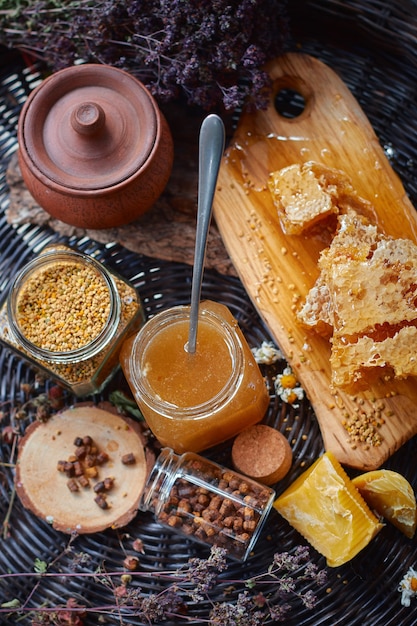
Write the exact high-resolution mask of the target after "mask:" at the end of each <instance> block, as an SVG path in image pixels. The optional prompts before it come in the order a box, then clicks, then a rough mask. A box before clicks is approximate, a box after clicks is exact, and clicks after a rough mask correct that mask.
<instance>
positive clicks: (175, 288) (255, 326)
mask: <svg viewBox="0 0 417 626" xmlns="http://www.w3.org/2000/svg"><path fill="white" fill-rule="evenodd" d="M290 4H291V13H292V17H293V23H294V33H295V37H294V39H295V41H294V48H296V49H300V50H301V51H303V52H307V53H309V54H312V55H315V56H317V57H318V58H320V59H321V60H323V61H324V62H326V63H328V64H329V65H330V66H331V67H332V68H333V69H335V70H336V71H338V72H339V73H340V75H341V76H342V78H343V79H344V80H345V81H346V83H347V84H348V86H349V87H350V88H351V89H352V92H353V93H354V95H355V96H356V97H357V99H358V100H359V102H360V103H361V105H362V106H363V108H364V110H365V112H366V113H367V115H368V116H369V118H370V120H371V122H372V124H373V125H374V128H375V130H376V132H377V135H378V137H379V138H380V141H381V144H382V145H383V146H384V148H385V150H386V153H387V155H388V156H389V158H390V160H391V162H392V165H393V167H394V169H395V170H396V171H397V172H398V174H399V175H400V177H401V178H402V180H403V182H404V185H405V187H406V190H407V192H408V193H409V195H410V197H411V200H412V202H413V203H414V204H416V203H417V173H416V170H415V158H416V150H417V135H416V133H417V120H416V119H415V118H416V116H415V102H416V89H417V50H415V43H416V41H417V39H416V37H417V7H416V5H415V3H414V2H411V1H409V2H405V3H401V7H399V6H397V4H396V3H395V2H392V3H391V4H389V3H378V2H376V1H373V2H368V3H359V2H356V1H353V0H350V1H349V2H344V3H341V2H331V1H328V0H326V1H319V0H317V2H314V1H310V2H308V1H307V0H294V1H293V2H292V3H290ZM2 61H4V63H3V64H2ZM34 82H36V78H34V77H33V76H32V75H31V72H30V71H29V70H27V69H25V68H24V67H23V65H22V64H21V63H20V62H19V60H18V59H17V57H15V56H14V55H11V54H8V55H7V61H6V55H5V56H4V57H2V58H0V115H1V119H0V207H1V213H0V289H1V290H2V291H4V290H5V289H6V288H7V285H8V282H9V280H10V278H11V277H12V276H13V274H14V273H15V272H16V270H17V269H18V268H19V267H20V266H22V265H23V264H24V263H25V262H26V261H27V260H28V259H29V258H31V257H32V256H33V254H35V253H36V252H37V251H38V250H39V249H40V248H41V247H42V246H43V245H45V244H46V243H48V242H50V241H57V240H59V241H66V242H68V243H70V244H71V245H74V246H76V247H78V248H80V249H81V250H83V251H85V252H87V253H89V254H92V255H94V256H95V257H96V258H98V259H99V260H102V261H103V262H104V263H108V264H109V265H112V266H113V267H115V268H117V270H118V271H119V272H120V273H122V274H123V275H124V276H126V278H129V279H131V280H132V282H133V283H134V284H135V285H136V287H137V288H138V290H139V292H140V295H141V297H142V300H143V303H144V307H145V310H146V314H147V315H152V314H154V313H155V312H157V311H158V310H160V309H161V308H166V307H169V306H171V305H175V304H180V303H184V302H188V300H189V294H190V281H191V268H190V265H188V264H186V263H180V262H178V261H168V260H166V259H165V260H161V259H158V258H152V257H151V256H144V255H142V254H139V253H137V252H134V251H129V250H127V249H126V248H125V247H123V246H122V245H120V244H119V243H115V244H103V243H100V242H98V241H95V240H94V239H91V238H89V237H84V236H83V237H77V236H76V235H71V236H69V237H66V236H64V235H61V234H59V233H57V232H55V231H53V230H51V229H49V228H48V227H45V226H40V225H36V224H30V223H28V224H21V225H19V226H11V225H10V224H9V223H8V221H7V219H6V217H5V211H6V209H7V207H8V205H9V189H8V186H7V184H6V182H5V174H6V170H7V166H8V164H9V162H10V159H11V158H12V155H13V154H14V153H15V151H16V147H17V146H16V124H17V118H18V114H19V111H20V108H21V106H22V104H23V102H24V100H25V98H26V96H27V93H28V92H29V90H30V89H31V88H32V87H33V84H34ZM203 297H207V298H212V299H215V300H218V301H220V302H223V303H225V304H227V305H228V306H229V307H230V309H231V310H232V312H233V313H234V315H235V316H236V317H237V319H238V321H239V323H240V325H241V327H242V328H243V330H244V332H245V335H246V337H247V339H248V341H249V343H250V345H252V346H255V345H259V344H260V342H261V341H262V340H263V339H269V334H268V329H267V328H265V327H264V325H263V324H262V322H261V321H260V319H259V317H258V315H257V313H256V311H255V309H254V308H253V305H252V303H251V302H250V301H249V299H248V297H247V294H246V293H245V291H244V289H243V287H242V285H241V283H240V282H239V280H238V278H236V277H235V276H233V275H224V274H221V273H219V272H218V271H216V270H215V269H210V270H208V271H206V273H205V276H204V285H203ZM284 366H285V364H284V363H280V364H279V367H280V368H283V367H284ZM273 373H274V372H271V371H268V370H267V371H266V372H265V374H266V375H267V377H268V379H270V381H271V377H272V375H273ZM36 385H37V382H36V379H35V375H34V373H33V372H32V371H31V370H30V369H29V368H28V367H27V366H26V365H25V364H24V363H22V362H21V361H20V360H19V359H17V358H16V357H15V356H13V355H12V354H10V353H9V352H8V351H6V350H0V401H1V402H2V410H3V412H4V418H3V419H2V421H1V422H0V425H1V427H2V428H3V427H4V426H6V425H7V424H8V419H9V414H10V410H11V409H12V408H13V407H15V406H18V405H19V404H21V403H22V402H24V400H25V392H24V389H25V388H26V387H27V386H29V387H32V388H33V387H34V386H36ZM50 385H51V383H50V381H45V383H44V386H45V390H46V391H47V390H48V389H49V388H50ZM43 389H44V387H43V386H42V384H41V386H40V387H38V388H37V390H36V393H39V391H42V390H43ZM114 389H122V390H126V384H125V381H124V379H123V376H122V375H121V374H118V375H116V377H115V379H114V380H113V381H112V383H111V384H110V385H109V387H108V388H107V389H106V390H105V392H104V393H103V394H102V395H101V396H100V397H97V398H94V400H95V401H96V402H99V401H101V400H106V398H107V397H108V394H109V393H110V392H111V391H112V390H114ZM72 400H73V399H72V398H69V397H68V398H66V402H67V403H68V404H70V403H71V402H72ZM29 419H33V417H29ZM265 421H266V423H268V424H271V425H273V426H275V427H276V428H278V429H279V430H281V431H282V432H283V433H285V435H286V436H287V437H288V438H289V440H290V441H291V444H292V448H293V453H294V464H293V467H292V470H291V472H290V474H289V475H288V476H287V478H286V479H285V480H284V481H283V482H282V483H280V484H279V485H278V486H277V491H281V490H283V489H284V488H285V487H286V486H287V485H288V484H289V482H291V481H292V480H293V479H294V478H295V477H296V476H297V475H299V474H300V472H301V471H303V469H305V467H306V466H307V465H308V464H310V463H311V462H312V461H313V460H314V459H315V458H317V456H318V455H319V454H320V452H321V451H322V449H323V447H322V441H321V437H320V432H319V428H318V425H317V422H316V420H315V417H314V414H313V411H312V410H311V407H310V405H309V403H308V400H306V401H304V402H303V403H301V406H300V407H299V408H298V409H294V408H291V407H288V406H287V405H285V404H283V403H282V402H281V400H280V399H279V398H277V397H276V396H275V394H274V393H273V390H272V384H271V402H270V407H269V410H268V412H267V416H266V418H265ZM20 428H22V429H23V428H24V423H23V424H21V425H20ZM416 453H417V438H414V439H412V440H411V441H409V442H408V443H407V444H406V445H405V446H404V447H403V448H402V449H401V450H400V451H399V452H398V453H397V454H395V455H394V456H393V457H391V459H390V460H389V462H387V464H386V467H389V468H391V469H395V470H397V471H400V472H402V473H403V474H404V475H405V476H406V477H407V478H408V479H409V480H410V482H411V483H412V485H413V487H414V489H415V491H417V454H416ZM207 454H208V455H209V456H211V457H213V458H216V459H217V460H219V461H221V462H223V463H224V464H226V465H228V464H230V447H229V446H228V445H227V444H225V445H224V446H220V447H218V448H217V449H215V450H211V451H208V452H207ZM9 458H10V447H9V446H8V445H7V444H6V443H5V442H4V441H3V442H1V444H0V461H2V462H3V463H5V462H6V463H7V461H8V460H9ZM12 484H13V471H12V468H8V467H6V466H1V467H0V520H2V521H3V520H4V518H5V516H6V514H7V511H8V510H9V508H10V510H11V515H10V520H9V521H10V527H9V531H10V532H9V536H8V537H7V538H4V537H1V538H0V605H1V604H2V602H5V601H6V600H9V599H12V598H17V599H19V600H20V601H21V602H27V608H28V609H30V608H33V607H39V606H41V605H43V604H45V605H54V604H61V603H65V601H66V600H67V599H68V598H69V597H74V598H76V599H77V600H79V601H80V602H83V603H84V604H86V605H87V606H89V607H96V606H103V605H108V604H110V603H111V601H112V598H113V596H112V591H111V589H109V587H108V586H106V585H104V584H103V583H102V581H101V580H100V577H96V578H95V579H93V580H92V579H91V577H87V576H86V577H83V576H82V575H81V574H82V573H83V572H84V573H87V572H90V573H91V571H94V569H95V568H97V567H98V566H100V564H102V563H103V562H105V563H106V568H107V570H108V571H114V570H116V571H122V561H123V551H124V550H127V551H129V550H130V547H131V543H132V539H133V538H136V537H137V538H140V539H141V540H142V541H143V544H144V549H145V551H144V554H143V555H140V557H141V558H140V561H141V566H140V572H139V575H138V577H137V578H135V581H136V583H135V584H136V585H137V586H140V587H141V588H142V590H143V591H144V592H155V591H156V592H157V591H159V590H160V589H161V587H160V585H162V582H159V580H158V579H152V577H149V573H152V572H158V571H161V570H164V569H173V568H176V567H179V566H181V565H182V564H184V563H186V562H187V560H188V559H189V557H190V556H203V557H204V556H207V554H208V553H207V551H206V550H205V549H201V548H200V547H198V546H196V544H194V543H193V542H190V541H186V540H184V539H181V538H180V537H179V536H177V535H176V534H175V533H171V532H168V531H165V530H163V529H162V528H161V527H160V526H158V525H157V524H155V523H154V521H153V519H152V517H151V516H143V515H138V516H137V518H135V520H133V521H132V522H131V523H130V524H129V526H128V527H126V529H123V532H116V531H112V530H109V531H106V532H103V533H99V534H96V535H91V536H83V537H78V538H76V539H75V540H74V543H73V545H72V551H71V552H67V551H65V548H66V546H67V543H68V537H67V536H65V535H63V534H61V533H58V532H56V531H54V530H53V529H52V528H51V527H50V526H49V525H48V524H46V523H44V522H42V521H41V520H38V519H36V518H35V517H34V516H33V515H32V514H30V513H28V512H27V511H26V510H24V509H23V507H22V506H21V505H20V502H19V501H18V500H16V501H14V503H13V506H11V507H10V498H11V491H12ZM300 543H302V539H301V537H300V536H299V535H298V534H297V533H296V532H295V531H294V530H293V529H291V528H290V526H289V525H288V524H286V523H285V522H284V521H283V520H282V519H281V518H280V517H279V516H278V514H275V512H273V513H272V514H271V515H270V516H269V518H268V520H267V523H266V525H265V527H264V530H263V532H262V535H261V537H260V539H259V541H258V543H257V545H256V550H255V552H254V554H253V556H251V557H250V558H249V560H248V561H247V563H245V564H244V565H239V564H236V563H231V564H230V567H229V568H228V570H227V572H224V573H223V574H221V575H220V581H219V585H218V587H217V588H216V589H215V590H213V591H212V592H211V594H210V596H209V597H208V598H207V599H206V600H204V601H202V602H199V603H192V602H191V603H189V604H188V615H187V622H184V623H190V624H204V623H207V622H206V621H207V616H208V612H209V610H210V606H211V602H212V601H217V600H224V599H227V600H228V601H230V602H233V601H234V600H236V598H237V596H238V594H239V593H241V592H242V591H243V589H244V587H243V586H242V585H239V584H235V585H232V586H231V585H230V582H229V581H230V579H234V580H236V579H237V578H240V579H242V578H243V579H244V578H248V577H250V576H253V575H255V574H257V573H259V572H262V571H264V570H265V569H266V568H267V567H268V565H269V563H270V562H271V559H272V556H273V554H274V552H281V551H284V550H288V551H290V552H291V551H294V549H295V547H296V546H297V545H298V544H300ZM415 547H416V540H415V539H414V540H407V539H406V538H405V537H403V536H402V535H401V534H400V533H399V532H398V531H397V530H396V529H394V528H393V527H390V526H386V527H385V528H384V530H383V531H382V532H381V533H380V534H379V535H378V536H377V537H376V538H375V539H374V540H373V542H372V543H371V544H370V545H369V546H368V547H367V548H366V550H364V551H363V552H362V553H361V554H359V555H358V556H357V557H356V558H355V559H353V560H352V561H351V562H350V563H348V564H346V565H345V566H342V567H340V568H337V569H334V570H330V571H329V578H328V581H327V583H326V584H325V585H323V586H322V587H321V588H320V589H319V590H318V592H317V595H318V604H317V606H316V608H315V609H314V611H310V610H307V609H305V608H300V606H299V605H297V603H295V606H294V610H293V612H292V616H291V617H290V618H289V619H287V620H286V623H287V624H289V625H290V626H291V625H294V626H295V625H297V626H307V625H309V626H319V625H320V626H336V625H337V624H343V625H344V626H399V625H400V624H401V625H403V626H411V625H412V624H415V623H416V621H417V604H416V603H414V604H413V603H412V605H411V607H409V608H405V607H403V606H402V605H401V602H400V599H401V598H400V594H399V593H398V590H397V587H398V584H399V582H400V580H401V578H402V577H403V575H404V574H405V573H406V571H407V569H408V568H409V567H411V566H414V565H415V561H416V556H415ZM74 553H83V554H85V555H88V557H89V563H88V564H84V565H82V564H79V565H78V569H77V570H76V572H78V573H80V575H79V576H76V575H75V576H74V575H71V576H70V575H69V574H70V573H71V572H72V573H73V572H74V569H73V568H74ZM57 557H59V558H58V561H57V564H56V566H54V568H53V569H52V570H51V571H54V572H57V573H59V575H57V576H54V577H51V578H44V579H36V580H34V578H33V576H32V577H30V576H29V577H28V576H24V575H23V573H24V572H33V567H34V562H35V560H36V559H39V560H40V561H45V562H46V563H51V562H52V561H53V560H54V559H55V558H57ZM311 559H312V561H313V562H314V563H315V564H317V565H318V566H320V567H323V566H324V565H325V563H324V559H323V558H322V557H321V556H320V555H318V554H317V553H316V552H314V551H312V554H311ZM7 573H9V574H13V576H6V574H7ZM141 573H142V574H143V575H142V576H141V575H140V574H141ZM31 617H33V616H31V615H30V613H25V614H24V615H23V617H22V618H21V620H20V621H19V622H17V621H16V616H14V617H7V614H5V613H0V623H1V624H4V625H5V626H8V625H11V624H16V623H19V624H23V626H26V625H30V624H31V623H32V621H31ZM182 621H183V620H181V622H182ZM86 623H87V624H89V625H90V624H91V625H93V624H99V623H106V624H114V625H116V624H132V625H134V624H142V623H143V622H142V621H141V619H140V617H138V616H135V615H134V612H130V613H129V612H125V613H124V614H123V615H122V616H121V614H120V613H117V612H116V613H114V614H111V615H106V616H105V617H103V616H101V617H100V619H99V618H98V616H97V614H94V613H92V614H89V617H88V618H87V620H86ZM165 623H167V622H165ZM171 623H172V624H174V623H176V624H178V623H179V621H178V620H173V621H172V622H171ZM269 623H273V622H269Z"/></svg>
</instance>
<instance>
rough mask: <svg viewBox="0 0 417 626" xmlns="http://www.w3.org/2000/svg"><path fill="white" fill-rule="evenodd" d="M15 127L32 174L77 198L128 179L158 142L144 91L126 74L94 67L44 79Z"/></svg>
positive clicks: (149, 99)
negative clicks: (79, 193)
mask: <svg viewBox="0 0 417 626" xmlns="http://www.w3.org/2000/svg"><path fill="white" fill-rule="evenodd" d="M19 124H20V142H23V143H24V149H25V150H26V152H27V154H28V156H29V158H30V160H31V161H32V163H33V166H34V167H35V168H37V169H38V171H39V172H40V173H41V174H43V175H44V176H46V177H47V178H48V179H49V180H51V181H53V182H54V183H56V184H58V185H62V186H64V187H68V188H71V189H83V190H98V189H103V188H107V187H112V186H114V185H117V184H118V183H120V182H122V181H124V180H126V179H127V178H129V177H130V176H132V175H133V174H134V173H136V172H137V171H138V170H139V168H140V167H141V166H142V165H143V164H144V163H145V162H146V160H147V159H148V157H149V155H150V153H151V151H152V149H153V147H154V144H155V140H156V137H157V134H158V115H157V108H156V104H155V102H154V100H153V98H152V96H151V95H150V93H149V92H148V90H147V89H146V88H145V87H144V86H143V85H142V83H140V82H139V81H138V80H137V79H136V78H134V77H133V76H131V75H130V74H128V73H127V72H125V71H123V70H119V69H117V68H114V67H112V66H108V65H99V64H97V65H96V64H85V65H77V66H73V67H70V68H66V69H64V70H60V71H59V72H56V73H55V74H52V75H51V76H49V77H48V78H47V79H45V80H44V81H43V82H42V83H41V84H40V85H39V86H38V87H37V88H36V89H35V90H34V91H33V92H32V94H31V96H29V98H28V100H27V102H26V103H25V106H24V108H23V110H22V119H21V120H20V122H19Z"/></svg>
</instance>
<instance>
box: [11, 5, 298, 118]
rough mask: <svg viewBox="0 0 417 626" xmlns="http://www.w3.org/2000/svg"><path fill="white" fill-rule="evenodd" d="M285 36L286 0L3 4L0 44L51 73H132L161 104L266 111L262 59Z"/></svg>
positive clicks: (283, 41)
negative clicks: (79, 66)
mask: <svg viewBox="0 0 417 626" xmlns="http://www.w3.org/2000/svg"><path fill="white" fill-rule="evenodd" d="M288 38H289V27H288V16H287V12H286V0H215V1H213V2H205V0H131V1H130V2H125V1H124V0H70V1H68V0H19V2H18V3H16V1H15V0H0V44H4V45H6V46H12V47H15V48H19V49H21V50H23V51H27V52H30V53H32V54H33V55H35V56H36V57H38V58H40V59H42V60H43V61H45V62H46V63H47V64H48V66H49V67H50V68H51V69H52V70H53V71H56V70H59V69H62V68H64V67H68V66H70V65H73V64H74V63H75V62H76V61H80V60H83V61H85V62H94V63H97V62H98V63H106V64H109V65H113V66H115V67H119V68H121V69H125V70H127V71H130V72H131V73H132V74H134V75H136V76H137V77H138V78H139V79H140V80H141V81H142V82H143V83H144V84H145V85H146V86H147V87H148V88H149V89H150V91H151V92H152V93H153V94H154V95H155V97H156V98H157V99H159V100H160V101H161V102H167V101H170V100H173V99H175V98H177V97H178V96H180V95H184V94H185V96H186V99H187V101H188V102H189V103H190V104H196V105H198V106H201V107H203V108H204V109H208V110H209V109H214V108H217V107H219V106H223V107H224V108H225V109H226V110H231V109H235V108H240V107H242V106H243V105H244V104H246V105H248V106H249V107H252V108H265V106H266V104H267V102H268V98H269V94H270V79H269V77H268V75H267V74H266V73H265V71H264V70H263V66H264V64H265V62H266V61H268V60H269V59H271V58H274V57H275V56H277V55H278V54H281V53H282V52H283V51H284V47H285V45H286V43H287V41H288Z"/></svg>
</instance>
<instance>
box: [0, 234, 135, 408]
mask: <svg viewBox="0 0 417 626" xmlns="http://www.w3.org/2000/svg"><path fill="white" fill-rule="evenodd" d="M143 323H144V313H143V308H142V306H141V302H140V299H139V296H138V294H137V292H136V289H135V288H134V287H133V286H132V285H131V284H130V283H129V282H128V281H126V280H125V279H124V278H122V277H121V276H119V275H118V274H117V273H115V272H114V271H112V270H110V269H108V268H106V267H105V266H104V265H102V264H101V263H99V262H98V261H96V260H95V259H94V258H92V257H90V256H88V255H86V254H83V253H81V252H78V251H76V250H73V249H71V248H69V247H67V246H64V245H56V246H48V247H46V248H45V249H44V250H43V251H42V252H41V253H40V254H39V255H38V256H37V257H36V258H34V259H33V260H32V261H30V262H29V263H28V264H27V265H25V266H24V267H23V269H22V270H21V271H20V272H19V273H18V274H17V276H16V277H15V278H14V280H13V282H12V283H11V285H10V289H9V291H8V294H7V298H6V299H5V300H4V302H3V303H2V305H1V307H0V341H1V343H3V344H4V345H5V346H6V347H7V348H10V349H12V350H13V351H14V352H16V353H17V354H18V355H19V356H20V357H22V358H23V359H25V360H26V361H27V362H29V364H30V365H31V366H32V367H33V368H34V369H35V370H37V371H39V372H40V373H41V374H42V375H44V376H45V377H48V378H51V379H54V380H56V381H57V382H58V383H59V384H61V385H62V386H64V387H66V388H67V389H69V390H70V391H71V392H72V393H74V394H75V395H76V396H86V395H90V394H92V393H97V392H99V391H101V390H102V389H103V387H104V386H105V384H106V383H107V382H108V380H109V379H110V377H111V376H112V374H113V373H114V371H115V370H116V368H117V367H118V366H119V351H120V347H121V344H122V342H123V341H124V340H125V339H126V337H128V336H129V335H130V334H131V333H135V332H136V331H137V330H138V329H139V328H140V327H141V326H142V325H143Z"/></svg>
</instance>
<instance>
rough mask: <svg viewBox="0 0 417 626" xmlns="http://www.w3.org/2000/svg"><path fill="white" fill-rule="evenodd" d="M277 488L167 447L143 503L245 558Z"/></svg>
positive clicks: (194, 535) (181, 528)
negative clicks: (274, 488) (179, 453)
mask: <svg viewBox="0 0 417 626" xmlns="http://www.w3.org/2000/svg"><path fill="white" fill-rule="evenodd" d="M274 499H275V491H274V490H273V489H271V488H270V487H267V486H265V485H261V484H260V483H257V482H256V481H254V480H252V479H250V478H247V477H246V476H242V475H241V474H238V473H237V472H235V471H234V470H230V469H227V468H226V467H223V466H221V465H219V464H217V463H214V462H213V461H209V460H207V459H206V458H204V457H202V456H199V455H197V454H194V453H193V452H187V453H185V454H183V455H181V456H179V455H177V454H175V453H174V452H173V450H171V449H170V448H163V449H162V450H161V453H160V455H159V456H158V458H157V460H156V463H155V466H154V467H153V469H152V471H151V473H150V475H149V477H148V480H147V482H146V485H145V488H144V491H143V494H142V498H141V501H140V503H139V507H140V510H141V511H151V512H152V513H153V514H154V515H155V519H156V520H157V521H158V522H159V523H161V524H163V525H165V526H167V527H168V528H170V529H171V530H175V531H176V532H178V533H181V534H182V535H185V536H186V537H189V538H190V539H193V540H195V541H198V542H200V543H203V544H206V545H210V546H218V547H222V548H225V549H226V550H227V552H228V555H229V556H230V557H232V558H234V559H237V560H240V561H245V560H246V559H247V557H248V556H249V554H250V552H251V551H252V549H253V547H254V545H255V542H256V541H257V539H258V537H259V534H260V532H261V529H262V526H263V524H264V522H265V519H266V518H267V516H268V513H269V511H270V509H271V506H272V503H273V502H274Z"/></svg>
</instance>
